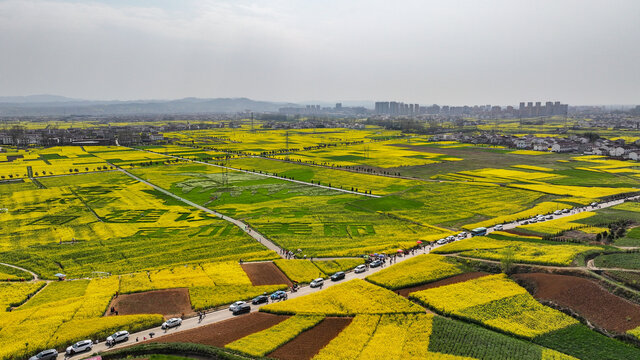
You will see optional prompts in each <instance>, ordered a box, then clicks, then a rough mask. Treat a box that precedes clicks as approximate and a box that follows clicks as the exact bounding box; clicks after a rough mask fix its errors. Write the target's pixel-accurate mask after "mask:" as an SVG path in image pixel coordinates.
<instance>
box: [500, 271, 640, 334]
mask: <svg viewBox="0 0 640 360" xmlns="http://www.w3.org/2000/svg"><path fill="white" fill-rule="evenodd" d="M513 278H514V279H516V280H522V281H525V282H529V283H530V284H532V285H533V287H534V288H535V289H536V290H535V293H534V294H533V296H534V297H535V298H536V299H539V300H547V301H553V302H554V303H556V304H558V305H560V306H563V307H567V308H570V309H572V310H573V311H575V312H576V313H578V314H580V316H582V317H584V318H585V319H587V320H589V321H590V322H591V323H593V324H594V325H596V326H598V327H601V328H603V329H605V330H608V331H613V332H617V333H624V332H626V331H627V330H630V329H634V328H636V327H638V326H640V305H637V304H634V303H632V302H630V301H627V300H625V299H623V298H621V297H618V296H615V295H613V294H611V293H609V292H608V291H607V290H605V289H604V288H602V287H601V286H600V285H598V283H597V282H595V281H593V280H589V279H585V278H581V277H577V276H569V275H554V274H542V273H532V274H516V275H513ZM627 318H628V320H627Z"/></svg>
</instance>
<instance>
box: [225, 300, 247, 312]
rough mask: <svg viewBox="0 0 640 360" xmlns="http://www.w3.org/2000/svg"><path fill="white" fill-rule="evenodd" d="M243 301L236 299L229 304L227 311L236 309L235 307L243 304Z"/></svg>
mask: <svg viewBox="0 0 640 360" xmlns="http://www.w3.org/2000/svg"><path fill="white" fill-rule="evenodd" d="M244 304H245V302H244V301H236V302H234V303H233V304H231V306H229V311H236V309H238V308H240V306H242V305H244Z"/></svg>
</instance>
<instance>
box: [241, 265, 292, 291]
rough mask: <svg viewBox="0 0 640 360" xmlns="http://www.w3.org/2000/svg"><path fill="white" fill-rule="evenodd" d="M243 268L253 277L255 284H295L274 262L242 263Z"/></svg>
mask: <svg viewBox="0 0 640 360" xmlns="http://www.w3.org/2000/svg"><path fill="white" fill-rule="evenodd" d="M242 269H243V270H244V272H246V273H247V275H248V276H249V279H251V284H253V286H259V285H280V284H286V285H287V286H289V287H291V286H293V283H291V281H290V280H289V279H288V278H287V276H286V275H285V274H284V273H283V272H282V271H281V270H280V269H278V267H277V266H276V265H275V264H274V263H272V262H261V263H247V264H242Z"/></svg>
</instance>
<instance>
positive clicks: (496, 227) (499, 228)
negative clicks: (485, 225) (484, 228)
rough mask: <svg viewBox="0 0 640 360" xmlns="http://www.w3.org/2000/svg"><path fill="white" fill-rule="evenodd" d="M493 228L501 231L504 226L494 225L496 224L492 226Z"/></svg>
mask: <svg viewBox="0 0 640 360" xmlns="http://www.w3.org/2000/svg"><path fill="white" fill-rule="evenodd" d="M493 230H495V231H502V230H504V227H503V226H502V225H496V226H494V227H493Z"/></svg>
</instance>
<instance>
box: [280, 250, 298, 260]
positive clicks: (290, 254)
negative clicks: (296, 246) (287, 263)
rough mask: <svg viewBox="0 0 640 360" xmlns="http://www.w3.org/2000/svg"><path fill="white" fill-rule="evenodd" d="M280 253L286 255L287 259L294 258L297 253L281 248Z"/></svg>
mask: <svg viewBox="0 0 640 360" xmlns="http://www.w3.org/2000/svg"><path fill="white" fill-rule="evenodd" d="M280 254H281V255H284V256H285V258H287V259H293V257H294V255H295V254H294V252H293V251H291V250H287V249H280Z"/></svg>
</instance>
